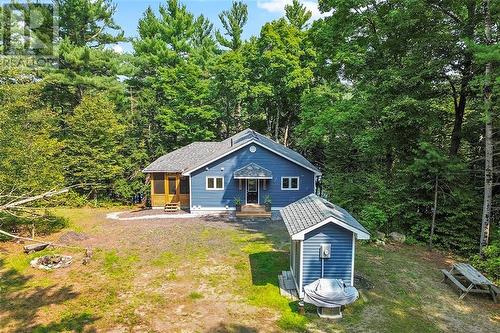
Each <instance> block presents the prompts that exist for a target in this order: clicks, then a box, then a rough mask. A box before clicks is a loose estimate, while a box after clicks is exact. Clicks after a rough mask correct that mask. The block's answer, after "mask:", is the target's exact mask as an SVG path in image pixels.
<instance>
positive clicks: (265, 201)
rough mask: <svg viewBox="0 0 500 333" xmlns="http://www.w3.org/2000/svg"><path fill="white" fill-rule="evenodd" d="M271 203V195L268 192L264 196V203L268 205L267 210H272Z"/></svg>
mask: <svg viewBox="0 0 500 333" xmlns="http://www.w3.org/2000/svg"><path fill="white" fill-rule="evenodd" d="M271 203H272V200H271V196H270V195H269V194H268V195H266V196H265V197H264V204H265V205H266V212H270V211H271Z"/></svg>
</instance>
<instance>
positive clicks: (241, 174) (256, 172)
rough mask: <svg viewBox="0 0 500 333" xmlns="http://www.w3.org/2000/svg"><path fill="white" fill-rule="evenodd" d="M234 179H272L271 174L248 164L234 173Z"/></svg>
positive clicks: (253, 164) (259, 167) (255, 165)
mask: <svg viewBox="0 0 500 333" xmlns="http://www.w3.org/2000/svg"><path fill="white" fill-rule="evenodd" d="M234 178H236V179H238V178H269V179H271V178H273V173H272V172H271V171H269V170H267V169H266V168H263V167H261V166H260V165H258V164H255V163H250V164H247V165H245V166H244V167H243V168H241V169H238V170H236V171H235V172H234Z"/></svg>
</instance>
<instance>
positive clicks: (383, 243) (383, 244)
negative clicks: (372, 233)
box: [375, 239, 385, 246]
mask: <svg viewBox="0 0 500 333" xmlns="http://www.w3.org/2000/svg"><path fill="white" fill-rule="evenodd" d="M375 244H377V245H382V246H385V242H384V241H383V240H381V239H376V240H375Z"/></svg>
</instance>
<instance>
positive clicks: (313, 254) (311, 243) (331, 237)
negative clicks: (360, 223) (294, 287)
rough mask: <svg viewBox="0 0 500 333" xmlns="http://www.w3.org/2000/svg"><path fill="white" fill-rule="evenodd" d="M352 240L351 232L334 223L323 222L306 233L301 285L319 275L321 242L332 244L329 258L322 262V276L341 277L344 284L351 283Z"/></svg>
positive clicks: (315, 278)
mask: <svg viewBox="0 0 500 333" xmlns="http://www.w3.org/2000/svg"><path fill="white" fill-rule="evenodd" d="M353 242H354V237H353V233H352V232H351V231H349V230H347V229H344V228H342V227H339V226H338V225H336V224H334V223H328V224H325V225H324V226H321V227H319V228H317V229H315V230H312V231H311V232H309V233H307V234H306V235H305V237H304V245H303V251H304V253H303V280H302V281H303V283H302V287H303V286H305V285H307V284H309V283H311V282H313V281H315V280H317V279H319V278H320V277H321V259H320V258H319V248H320V245H321V244H331V246H332V251H331V258H329V259H325V262H324V277H325V278H331V279H342V280H343V281H344V283H345V284H346V285H351V273H352V250H353V246H354V244H353Z"/></svg>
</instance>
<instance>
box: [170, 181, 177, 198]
mask: <svg viewBox="0 0 500 333" xmlns="http://www.w3.org/2000/svg"><path fill="white" fill-rule="evenodd" d="M176 185H177V184H176V178H175V177H168V194H171V195H175V194H177V187H176Z"/></svg>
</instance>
